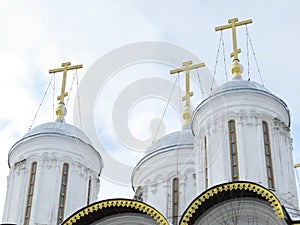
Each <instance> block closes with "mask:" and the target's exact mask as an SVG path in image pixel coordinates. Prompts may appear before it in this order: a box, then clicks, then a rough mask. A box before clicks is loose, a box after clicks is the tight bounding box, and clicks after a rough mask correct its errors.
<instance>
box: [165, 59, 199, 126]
mask: <svg viewBox="0 0 300 225" xmlns="http://www.w3.org/2000/svg"><path fill="white" fill-rule="evenodd" d="M192 64H193V62H192V61H187V62H184V63H182V66H183V67H181V68H178V69H174V70H171V71H170V74H174V73H180V72H183V71H185V96H183V97H182V101H185V106H184V110H183V113H182V116H183V121H184V124H183V125H184V126H186V125H190V119H191V112H190V108H191V101H190V97H192V96H193V92H192V91H190V73H189V72H190V70H192V69H197V68H200V67H204V66H205V64H204V63H199V64H195V65H192Z"/></svg>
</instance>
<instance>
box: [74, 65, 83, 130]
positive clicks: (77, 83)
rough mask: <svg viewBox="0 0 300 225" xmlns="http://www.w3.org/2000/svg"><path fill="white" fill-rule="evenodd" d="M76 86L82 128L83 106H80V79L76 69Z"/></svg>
mask: <svg viewBox="0 0 300 225" xmlns="http://www.w3.org/2000/svg"><path fill="white" fill-rule="evenodd" d="M75 75H76V86H77V99H78V114H79V123H80V129H82V119H81V116H82V115H81V107H80V95H79V81H78V73H77V70H76V74H75Z"/></svg>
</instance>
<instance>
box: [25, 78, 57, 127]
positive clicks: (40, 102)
mask: <svg viewBox="0 0 300 225" xmlns="http://www.w3.org/2000/svg"><path fill="white" fill-rule="evenodd" d="M54 75H55V73H53V75H52V77H51V78H50V81H49V83H48V86H47V88H46V91H45V93H44V95H43V98H42V101H41V102H40V104H39V107H38V109H37V111H36V113H35V115H34V117H33V120H32V122H31V124H30V126H29V129H28V131H30V130H31V128H32V126H33V123H34V121H35V119H36V117H37V114H38V113H39V111H40V108H41V106H42V104H43V102H44V100H45V97H46V95H47V93H48V90H49V87H50V85H51V83H52V80H53V77H54Z"/></svg>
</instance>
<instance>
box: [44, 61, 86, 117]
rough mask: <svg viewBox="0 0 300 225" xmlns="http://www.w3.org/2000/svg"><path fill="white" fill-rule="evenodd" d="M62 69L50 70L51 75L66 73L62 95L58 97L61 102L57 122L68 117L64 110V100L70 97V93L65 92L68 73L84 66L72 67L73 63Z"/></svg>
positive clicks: (57, 112)
mask: <svg viewBox="0 0 300 225" xmlns="http://www.w3.org/2000/svg"><path fill="white" fill-rule="evenodd" d="M61 66H62V68H58V69H53V70H49V73H57V72H64V74H63V79H62V84H61V93H60V95H59V96H57V100H59V103H58V107H57V109H56V120H59V121H62V120H63V118H64V116H65V115H66V109H65V108H64V104H65V102H64V100H65V97H66V96H68V92H65V88H66V81H67V71H68V70H75V69H80V68H82V65H81V64H80V65H76V66H71V62H65V63H62V64H61Z"/></svg>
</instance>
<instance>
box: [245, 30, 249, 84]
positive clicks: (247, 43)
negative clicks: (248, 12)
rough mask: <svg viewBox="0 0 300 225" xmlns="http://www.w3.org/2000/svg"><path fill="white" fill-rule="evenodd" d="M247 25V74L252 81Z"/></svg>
mask: <svg viewBox="0 0 300 225" xmlns="http://www.w3.org/2000/svg"><path fill="white" fill-rule="evenodd" d="M245 26H246V47H247V75H248V81H250V58H249V36H248V35H247V25H245Z"/></svg>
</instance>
